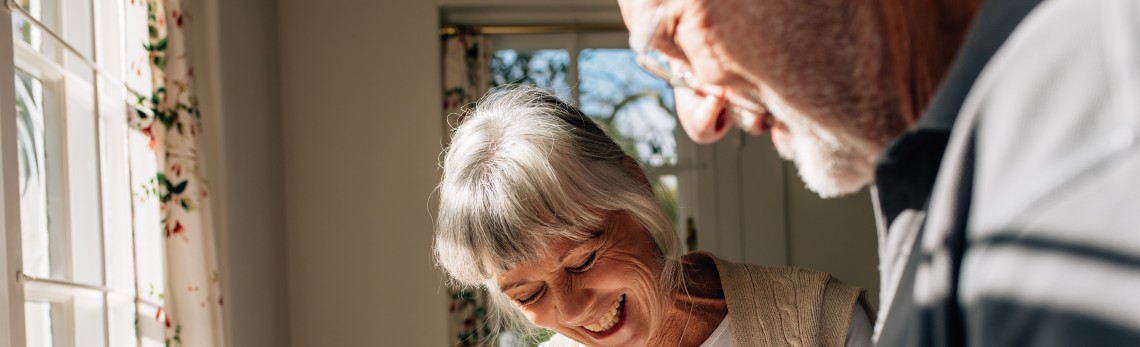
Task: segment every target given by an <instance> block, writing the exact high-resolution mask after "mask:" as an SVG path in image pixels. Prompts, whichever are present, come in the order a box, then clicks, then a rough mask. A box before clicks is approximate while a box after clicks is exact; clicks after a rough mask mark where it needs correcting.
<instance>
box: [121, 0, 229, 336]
mask: <svg viewBox="0 0 1140 347" xmlns="http://www.w3.org/2000/svg"><path fill="white" fill-rule="evenodd" d="M184 5H185V4H184V3H183V2H182V1H180V0H146V6H147V25H148V28H147V29H148V33H149V35H148V42H140V43H138V44H141V45H143V46H144V47H145V48H146V51H147V54H148V56H147V62H148V63H149V66H150V75H151V82H152V85H153V87H152V90H151V91H150V92H151V95H150V97H149V98H147V97H140V98H139V100H138V102H139V105H136V106H137V108H138V111H137V112H133V113H132V114H131V115H130V124H131V127H133V128H134V129H136V130H138V131H140V132H142V133H143V134H146V135H147V136H149V137H150V140H151V144H152V147H153V148H154V154H155V162H156V163H157V168H158V172H156V173H155V181H154V182H155V183H156V185H157V188H158V189H157V193H158V198H159V201H160V203H161V217H162V220H161V222H160V223H162V224H163V225H162V230H164V231H165V236H166V240H165V247H166V248H165V256H166V284H165V290H164V295H163V301H164V310H163V311H160V312H159V316H161V317H156V319H159V320H160V321H162V322H163V323H164V324H165V327H166V345H167V346H169V347H176V346H191V347H198V346H218V347H220V346H225V339H224V333H223V331H224V330H223V319H222V297H221V283H220V276H219V273H218V261H217V250H216V243H215V236H214V230H213V224H212V222H211V220H210V215H209V200H208V195H207V190H206V179H205V167H204V163H205V161H204V158H202V152H201V151H200V150H199V148H201V146H200V143H199V142H200V139H199V135H200V134H201V130H202V127H201V118H200V114H199V110H198V102H197V97H196V96H195V91H194V80H193V76H194V75H193V71H194V70H193V68H192V67H191V66H190V62H189V61H188V52H187V46H188V43H187V42H186V33H187V32H188V28H187V27H186V26H187V25H188V24H190V19H191V18H192V16H190V15H189V14H188V13H187V12H186V11H185V8H184Z"/></svg>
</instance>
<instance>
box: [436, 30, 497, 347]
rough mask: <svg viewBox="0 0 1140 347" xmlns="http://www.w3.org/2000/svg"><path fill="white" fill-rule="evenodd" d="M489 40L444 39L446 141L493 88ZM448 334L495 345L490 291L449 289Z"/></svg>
mask: <svg viewBox="0 0 1140 347" xmlns="http://www.w3.org/2000/svg"><path fill="white" fill-rule="evenodd" d="M488 52H490V50H489V49H488V48H487V40H486V38H484V37H483V36H482V35H475V34H470V33H465V32H461V33H459V34H457V35H452V36H448V37H445V38H444V39H443V112H444V121H443V124H444V138H445V139H447V140H450V138H451V129H453V128H454V127H455V126H456V125H457V124H458V122H459V116H460V115H462V114H463V111H464V110H465V109H467V108H470V107H472V106H474V103H475V101H476V100H479V98H480V97H482V96H483V94H484V93H486V92H487V89H488V88H489V87H490V85H491V84H490V80H489V75H490V63H489V62H488V57H487V54H488ZM448 294H449V298H450V299H449V300H450V302H449V303H448V317H449V319H448V333H449V336H450V339H451V341H450V345H451V346H464V347H466V346H489V345H493V341H492V338H491V336H490V335H491V332H492V331H493V330H494V329H492V328H491V326H489V325H488V321H487V314H488V312H487V306H488V301H487V291H486V290H483V289H482V288H451V289H449V290H448Z"/></svg>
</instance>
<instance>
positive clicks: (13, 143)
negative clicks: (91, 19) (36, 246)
mask: <svg viewBox="0 0 1140 347" xmlns="http://www.w3.org/2000/svg"><path fill="white" fill-rule="evenodd" d="M12 35H13V33H12V15H11V12H10V11H8V10H4V11H0V226H2V227H3V228H2V229H3V237H2V238H0V242H3V245H0V269H2V271H3V274H0V347H22V346H25V345H26V341H25V338H24V337H25V326H24V305H25V304H24V290H23V287H22V286H20V284H19V283H17V281H16V273H18V272H19V271H20V270H21V268H22V267H23V256H22V254H23V252H22V251H21V248H22V247H23V242H22V239H21V235H20V230H21V229H22V228H21V226H20V192H19V190H20V181H19V175H20V172H19V171H20V170H19V163H18V160H19V159H18V153H17V148H18V145H19V144H18V142H17V140H16V136H17V135H16V131H17V129H16V119H17V117H19V116H18V115H17V114H16V113H17V111H16V106H15V105H16V85H15V80H16V66H15V63H14V60H13V54H14V52H13V48H12V47H14V46H13V41H14V40H13V39H12V37H13V36H12Z"/></svg>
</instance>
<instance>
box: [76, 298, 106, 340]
mask: <svg viewBox="0 0 1140 347" xmlns="http://www.w3.org/2000/svg"><path fill="white" fill-rule="evenodd" d="M106 317H107V310H106V306H104V305H103V296H102V295H98V296H87V295H81V296H77V297H76V300H75V346H76V347H106V346H107V327H106V324H107V323H106V322H107V320H106Z"/></svg>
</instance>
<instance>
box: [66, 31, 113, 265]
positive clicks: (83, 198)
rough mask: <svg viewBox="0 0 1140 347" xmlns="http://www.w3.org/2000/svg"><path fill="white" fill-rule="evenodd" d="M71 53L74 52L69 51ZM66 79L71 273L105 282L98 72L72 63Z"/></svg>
mask: <svg viewBox="0 0 1140 347" xmlns="http://www.w3.org/2000/svg"><path fill="white" fill-rule="evenodd" d="M67 55H68V56H73V54H70V53H68V54H67ZM69 70H71V72H72V73H74V74H75V75H78V76H75V77H72V76H69V77H68V78H67V79H66V81H65V83H66V85H65V86H66V90H67V100H66V103H65V107H66V112H65V114H64V117H66V119H67V121H66V122H64V123H65V127H64V129H63V131H64V134H65V136H66V144H67V146H66V157H67V172H66V175H67V182H68V183H67V196H68V206H69V208H68V214H69V215H68V217H69V218H68V221H67V223H68V225H69V226H70V231H71V242H70V245H71V250H72V255H71V256H72V262H71V264H72V267H73V268H72V276H73V280H74V281H76V282H81V283H87V284H94V285H103V284H104V282H103V278H104V275H103V235H102V232H103V218H102V197H101V190H100V182H101V178H100V171H99V165H100V153H99V148H100V146H99V140H98V139H99V126H98V122H97V116H96V114H95V90H94V87H93V85H92V84H88V83H86V82H87V81H94V75H95V72H94V71H93V70H92V69H91V68H90V67H88V66H71V67H70V68H69Z"/></svg>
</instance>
